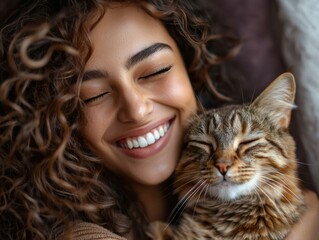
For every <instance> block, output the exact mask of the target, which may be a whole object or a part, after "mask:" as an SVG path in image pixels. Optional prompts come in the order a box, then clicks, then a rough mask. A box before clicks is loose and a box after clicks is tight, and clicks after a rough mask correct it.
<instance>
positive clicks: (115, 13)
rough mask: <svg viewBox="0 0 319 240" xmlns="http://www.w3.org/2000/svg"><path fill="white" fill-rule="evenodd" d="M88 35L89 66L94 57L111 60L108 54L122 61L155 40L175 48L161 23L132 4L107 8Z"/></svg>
mask: <svg viewBox="0 0 319 240" xmlns="http://www.w3.org/2000/svg"><path fill="white" fill-rule="evenodd" d="M89 38H90V40H91V43H92V48H93V54H92V56H91V59H90V60H89V62H88V65H90V64H92V62H94V60H96V59H104V60H106V59H110V56H111V58H113V59H114V58H115V59H116V60H117V61H124V60H125V59H127V58H128V57H130V56H132V55H134V54H135V53H136V52H138V51H140V50H141V49H143V48H145V46H150V45H152V44H154V43H156V42H163V43H166V44H168V45H170V46H172V48H176V46H175V42H174V40H173V39H172V38H171V36H170V35H169V33H168V32H167V30H166V28H165V27H164V25H163V24H162V23H161V22H160V21H159V20H157V19H155V18H153V17H151V16H150V15H148V14H147V13H146V12H144V11H143V10H142V9H141V8H139V7H137V6H133V5H116V6H111V7H108V8H107V9H106V12H105V15H104V16H103V18H102V19H101V20H100V22H99V23H98V24H97V25H96V26H95V27H94V29H93V30H92V31H91V33H90V34H89Z"/></svg>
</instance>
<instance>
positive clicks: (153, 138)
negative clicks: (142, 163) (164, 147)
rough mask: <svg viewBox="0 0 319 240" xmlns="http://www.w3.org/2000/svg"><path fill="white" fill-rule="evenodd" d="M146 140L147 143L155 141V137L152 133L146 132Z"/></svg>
mask: <svg viewBox="0 0 319 240" xmlns="http://www.w3.org/2000/svg"><path fill="white" fill-rule="evenodd" d="M146 141H147V144H148V145H151V144H153V143H155V137H154V135H153V134H152V133H148V134H146Z"/></svg>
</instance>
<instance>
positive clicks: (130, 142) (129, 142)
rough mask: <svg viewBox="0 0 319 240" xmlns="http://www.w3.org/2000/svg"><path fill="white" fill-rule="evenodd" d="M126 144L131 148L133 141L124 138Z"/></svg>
mask: <svg viewBox="0 0 319 240" xmlns="http://www.w3.org/2000/svg"><path fill="white" fill-rule="evenodd" d="M126 144H127V147H128V148H129V149H132V148H133V141H132V140H131V139H127V140H126Z"/></svg>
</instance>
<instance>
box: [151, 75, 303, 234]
mask: <svg viewBox="0 0 319 240" xmlns="http://www.w3.org/2000/svg"><path fill="white" fill-rule="evenodd" d="M294 96H295V81H294V77H293V76H292V75H291V74H289V73H286V74H283V75H281V76H279V77H278V78H277V79H276V80H275V81H274V82H273V83H272V84H271V85H270V86H269V87H268V88H266V90H264V91H263V92H262V93H261V94H260V95H259V96H258V97H257V99H256V100H255V101H254V102H253V103H251V104H249V105H240V106H239V105H238V106H237V105H236V106H228V107H224V108H220V109H213V110H209V111H207V112H204V113H201V114H199V115H197V116H195V117H194V118H193V119H192V121H191V123H190V125H189V130H188V131H187V133H186V136H185V148H184V149H183V153H182V157H181V160H180V162H179V163H178V166H177V169H176V173H175V182H174V188H175V191H176V192H177V193H178V195H179V200H180V201H179V204H178V206H177V208H176V209H175V210H176V211H177V212H178V211H180V212H181V214H180V216H179V217H178V219H179V221H177V224H176V225H168V224H167V223H160V222H156V223H153V224H152V225H151V228H150V229H151V234H152V238H153V239H156V240H162V239H172V240H175V239H179V240H182V239H183V240H187V239H192V240H195V239H196V240H204V239H205V240H206V239H216V240H217V239H223V240H227V239H240V240H244V239H246V240H252V239H254V240H257V239H258V240H263V239H267V240H268V239H276V240H277V239H284V237H285V236H286V235H287V234H288V232H289V231H290V229H291V227H292V225H293V224H294V223H296V222H297V221H298V219H299V216H300V215H301V213H302V211H303V209H304V202H303V194H302V191H301V190H300V188H299V185H298V184H299V183H298V177H297V175H296V168H297V161H296V156H295V143H294V140H293V138H292V137H291V136H290V134H289V132H288V125H289V121H290V114H291V110H292V108H293V106H294V105H293V101H294ZM173 217H174V216H173Z"/></svg>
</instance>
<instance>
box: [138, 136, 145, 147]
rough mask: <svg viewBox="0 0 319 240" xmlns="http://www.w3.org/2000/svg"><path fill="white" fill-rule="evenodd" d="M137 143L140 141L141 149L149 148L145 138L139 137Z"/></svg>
mask: <svg viewBox="0 0 319 240" xmlns="http://www.w3.org/2000/svg"><path fill="white" fill-rule="evenodd" d="M137 141H138V145H140V147H141V148H143V147H146V146H147V141H146V139H145V138H144V137H138V138H137Z"/></svg>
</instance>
